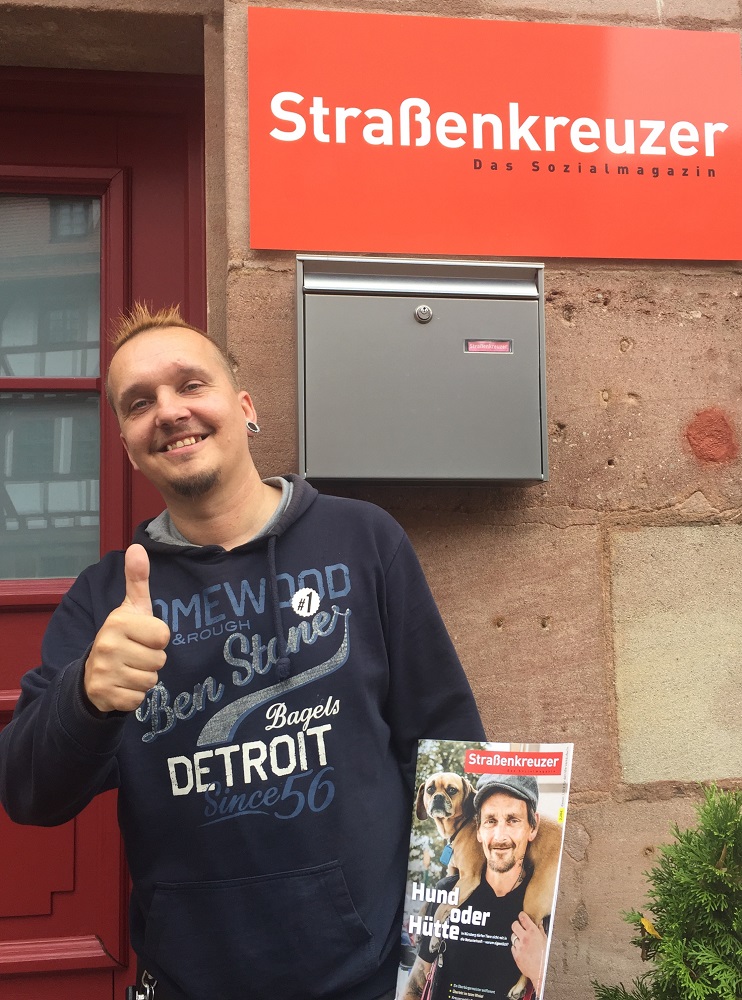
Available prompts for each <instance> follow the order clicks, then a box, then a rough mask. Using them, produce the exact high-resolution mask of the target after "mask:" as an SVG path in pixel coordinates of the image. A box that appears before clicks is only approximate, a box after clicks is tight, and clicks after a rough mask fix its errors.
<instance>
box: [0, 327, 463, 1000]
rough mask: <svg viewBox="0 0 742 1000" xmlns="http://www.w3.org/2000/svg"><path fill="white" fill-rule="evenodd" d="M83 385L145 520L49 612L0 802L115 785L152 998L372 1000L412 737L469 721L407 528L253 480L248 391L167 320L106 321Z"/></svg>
mask: <svg viewBox="0 0 742 1000" xmlns="http://www.w3.org/2000/svg"><path fill="white" fill-rule="evenodd" d="M107 391H108V396H109V400H110V401H111V404H112V406H113V408H114V411H115V413H116V416H117V418H118V421H119V425H120V430H121V440H122V442H123V444H124V447H125V449H126V451H127V453H128V456H129V459H130V460H131V463H132V465H133V466H134V468H136V469H139V470H140V471H141V472H142V473H143V474H144V475H145V476H146V477H147V478H148V479H149V480H150V481H151V482H152V483H154V485H155V486H156V487H157V488H158V489H159V491H160V492H161V493H162V496H163V498H164V500H165V503H166V510H165V511H164V512H163V514H161V515H160V516H159V517H157V518H155V519H154V520H153V521H150V522H149V523H145V524H144V525H141V526H140V527H139V528H138V529H137V532H136V535H135V544H133V545H131V546H130V547H129V548H128V550H127V551H126V553H123V552H112V553H109V554H108V555H107V556H105V557H104V558H103V559H102V560H101V562H100V563H98V564H97V565H95V566H92V567H90V568H89V569H87V570H86V571H85V572H84V573H83V574H82V575H81V576H80V577H79V578H78V580H77V581H76V582H75V583H74V585H73V586H72V588H71V589H70V591H69V593H68V594H67V595H66V596H65V597H64V599H63V600H62V603H61V605H60V607H59V608H58V609H57V611H56V612H55V614H54V616H53V618H52V620H51V623H50V625H49V628H48V630H47V633H46V636H45V638H44V643H43V648H42V653H43V664H42V666H41V667H39V668H38V669H37V670H34V671H31V672H30V673H29V674H27V675H26V676H25V677H24V678H23V680H22V694H21V698H20V700H19V702H18V706H17V709H16V712H15V715H14V718H13V720H12V721H11V723H10V724H9V725H8V726H7V727H6V728H5V730H4V731H3V732H2V734H0V795H1V797H2V802H3V804H4V806H5V808H6V810H7V811H8V813H9V814H10V816H11V817H12V818H13V819H15V820H17V821H18V822H22V823H37V824H43V825H51V824H55V823H63V822H65V821H66V820H68V819H70V818H71V817H72V816H74V815H75V814H76V813H77V812H79V811H80V810H81V809H82V808H83V807H84V806H85V805H86V804H87V803H88V802H89V801H90V800H91V799H92V798H93V796H94V795H96V794H97V793H98V792H100V791H103V790H104V789H108V788H112V787H117V788H118V789H119V817H120V823H121V828H122V831H123V835H124V839H125V844H126V850H127V857H128V860H129V867H130V870H131V875H132V880H133V890H132V899H131V936H132V942H133V945H134V949H135V951H136V953H137V955H138V957H139V962H140V967H139V971H138V976H139V982H140V983H141V984H148V985H149V986H150V987H151V986H152V984H153V983H154V982H155V981H156V986H155V988H154V994H152V993H148V994H147V996H148V997H149V996H152V995H154V1000H268V998H271V1000H308V998H310V997H315V998H320V997H321V998H325V997H326V998H332V1000H372V998H377V997H382V996H383V997H386V996H387V995H391V994H390V993H389V991H390V990H391V989H392V987H393V985H394V981H395V972H396V966H397V960H398V955H399V929H400V923H401V904H402V893H403V891H404V883H405V870H406V854H407V840H408V824H409V817H410V812H411V799H412V784H413V780H414V763H415V752H416V743H417V740H418V738H421V737H426V736H431V737H448V738H452V739H464V738H466V739H474V740H477V739H481V738H482V736H483V734H482V729H481V723H480V722H479V719H478V716H477V713H476V708H475V705H474V701H473V698H472V695H471V691H470V689H469V687H468V684H467V682H466V679H465V676H464V674H463V671H462V669H461V666H460V664H459V663H458V660H457V658H456V655H455V652H454V650H453V647H452V645H451V643H450V640H449V638H448V635H447V634H446V631H445V628H444V626H443V623H442V621H441V619H440V616H439V615H438V613H437V610H436V608H435V605H434V603H433V600H432V597H431V595H430V592H429V590H428V588H427V585H426V584H425V581H424V578H423V575H422V571H421V569H420V567H419V564H418V563H417V560H416V558H415V556H414V554H413V552H412V548H411V546H410V544H409V541H408V540H407V538H406V536H405V535H404V532H403V531H402V529H401V528H400V527H399V526H398V525H397V524H396V523H395V522H394V521H393V520H392V519H391V518H390V517H389V516H388V515H386V514H385V513H384V512H383V511H381V510H379V509H378V508H376V507H373V506H371V505H369V504H363V503H360V502H353V501H348V500H343V499H338V498H331V497H320V496H318V495H317V492H316V491H315V490H314V489H313V488H312V487H311V486H309V485H308V484H307V483H306V482H304V481H303V480H301V479H298V478H296V477H287V478H286V479H278V480H271V481H269V482H262V481H261V480H260V477H259V476H258V473H257V471H256V469H255V466H254V464H253V461H252V458H251V456H250V450H249V443H248V438H249V436H250V435H253V434H256V433H258V431H259V428H258V425H257V422H256V421H257V415H256V412H255V407H254V406H253V403H252V400H251V399H250V396H249V395H248V394H247V393H246V392H244V391H240V390H239V388H238V386H237V383H236V381H235V377H234V374H233V370H232V367H231V365H230V363H229V360H228V358H227V357H226V356H225V355H224V354H223V353H221V351H220V350H219V348H218V347H217V346H216V345H215V344H214V343H213V342H212V341H211V340H209V339H208V337H207V336H206V334H204V333H202V332H201V331H199V330H197V329H195V328H193V327H189V326H188V325H187V324H186V323H184V321H183V320H182V318H181V317H180V315H179V314H178V312H177V311H175V310H169V311H163V312H161V313H158V314H155V315H150V314H149V313H148V312H147V311H146V310H144V309H141V308H139V309H137V310H135V313H134V314H133V316H132V317H131V318H130V320H128V321H126V322H125V323H124V324H123V326H122V328H121V330H120V332H119V335H118V338H117V339H116V341H115V354H114V357H113V360H112V362H111V366H110V369H109V372H108V381H107Z"/></svg>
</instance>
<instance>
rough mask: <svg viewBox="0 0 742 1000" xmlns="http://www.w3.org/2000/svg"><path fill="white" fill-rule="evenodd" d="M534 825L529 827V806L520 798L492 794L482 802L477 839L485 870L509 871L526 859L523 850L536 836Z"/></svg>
mask: <svg viewBox="0 0 742 1000" xmlns="http://www.w3.org/2000/svg"><path fill="white" fill-rule="evenodd" d="M537 830H538V815H537V816H536V826H535V828H531V827H530V826H529V824H528V807H527V806H526V803H525V802H524V801H523V799H519V798H516V797H515V796H513V795H508V794H507V793H506V792H493V793H492V795H489V796H488V797H487V798H486V799H485V800H484V802H483V803H482V808H481V810H480V822H479V827H478V828H477V840H478V841H479V843H480V844H481V845H482V850H483V851H484V856H485V858H486V860H487V866H488V868H489V869H490V870H491V871H493V872H498V873H499V874H504V873H505V872H509V871H510V870H511V869H512V868H514V867H515V865H516V864H519V863H520V862H521V861H522V860H523V858H524V857H525V853H526V848H527V847H528V845H529V844H530V842H531V841H532V840H533V839H534V837H535V836H536V832H537Z"/></svg>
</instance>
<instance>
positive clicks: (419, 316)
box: [415, 306, 433, 323]
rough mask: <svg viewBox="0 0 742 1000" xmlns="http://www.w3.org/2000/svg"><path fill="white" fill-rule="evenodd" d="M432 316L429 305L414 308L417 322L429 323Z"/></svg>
mask: <svg viewBox="0 0 742 1000" xmlns="http://www.w3.org/2000/svg"><path fill="white" fill-rule="evenodd" d="M432 318H433V310H432V309H431V308H430V306H418V307H417V309H416V310H415V319H416V320H417V321H418V323H429V322H430V321H431V319H432Z"/></svg>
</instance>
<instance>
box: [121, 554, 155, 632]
mask: <svg viewBox="0 0 742 1000" xmlns="http://www.w3.org/2000/svg"><path fill="white" fill-rule="evenodd" d="M124 575H125V576H126V598H125V600H124V604H128V605H130V606H132V607H134V608H135V609H136V610H137V611H139V612H140V613H141V614H143V615H151V614H152V598H151V597H150V596H149V556H148V555H147V551H146V549H145V548H144V546H143V545H130V546H129V548H128V549H127V550H126V554H125V556H124Z"/></svg>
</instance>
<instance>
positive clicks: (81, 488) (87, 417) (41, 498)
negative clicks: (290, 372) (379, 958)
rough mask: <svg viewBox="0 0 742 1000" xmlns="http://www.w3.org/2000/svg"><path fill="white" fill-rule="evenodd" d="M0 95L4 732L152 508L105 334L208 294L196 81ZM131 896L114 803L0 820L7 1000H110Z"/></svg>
mask: <svg viewBox="0 0 742 1000" xmlns="http://www.w3.org/2000/svg"><path fill="white" fill-rule="evenodd" d="M0 95H3V96H0V501H2V510H1V511H0V640H1V641H2V648H3V657H2V659H1V660H0V726H1V725H4V724H5V723H6V722H7V721H8V719H9V718H10V715H11V713H12V711H13V707H14V705H15V701H16V699H17V696H18V689H19V682H20V677H21V674H22V673H23V672H24V671H25V670H26V669H27V668H28V667H31V666H35V665H36V664H37V663H38V658H39V655H40V645H41V637H42V634H43V631H44V628H45V626H46V622H47V621H48V619H49V616H50V614H51V613H52V611H53V610H54V607H55V606H56V604H57V602H58V601H59V598H60V596H61V595H62V594H63V593H64V592H65V590H66V589H67V588H68V586H69V585H70V583H71V581H72V579H73V578H74V576H75V575H76V574H77V573H78V572H79V571H80V569H82V568H83V566H85V565H87V564H88V563H90V562H93V561H95V559H97V558H98V554H99V553H103V552H105V551H107V550H109V549H111V548H120V547H122V546H125V545H126V544H127V543H128V541H129V539H130V538H131V530H132V526H133V524H135V523H137V522H138V521H139V520H141V519H142V518H143V517H145V516H147V515H149V514H153V513H156V512H157V511H159V510H160V509H161V507H162V503H161V500H160V498H159V497H158V496H157V494H156V493H154V491H153V490H151V488H150V487H149V486H148V484H147V483H145V482H144V481H143V480H142V479H141V477H139V476H138V475H133V474H131V473H130V469H129V466H128V463H127V462H126V461H125V459H124V455H123V451H122V449H121V446H120V443H119V440H118V429H117V427H116V423H115V420H114V418H113V416H112V414H111V413H110V412H109V410H108V409H107V407H106V404H105V399H104V395H103V393H102V379H101V373H104V372H105V370H106V366H107V363H108V359H109V353H110V352H109V347H108V343H107V335H108V332H109V331H110V328H111V325H112V323H113V322H115V320H116V318H117V317H118V316H119V315H120V314H121V312H122V311H125V310H126V309H128V308H129V307H130V306H131V305H132V303H133V302H134V301H145V302H147V303H148V304H150V305H153V306H155V307H160V306H163V305H170V304H172V303H180V304H181V306H182V310H183V313H184V315H185V317H186V318H187V319H188V320H189V321H190V322H192V323H195V324H197V325H200V326H204V325H205V314H206V299H205V269H204V256H205V255H204V244H205V240H204V205H203V87H202V81H201V80H200V79H194V78H185V77H170V76H164V75H163V76H159V75H157V76H155V75H139V74H125V73H87V72H61V71H53V72H52V71H34V70H19V69H0ZM8 95H13V96H12V97H10V96H8ZM127 902H128V877H127V874H126V866H125V862H124V857H123V852H122V849H121V842H120V837H119V833H118V827H117V824H116V801H115V794H114V793H109V794H106V795H104V796H101V797H100V798H99V799H98V800H96V801H95V802H94V803H93V804H92V805H91V806H90V807H89V808H88V809H86V810H85V812H84V813H82V814H81V815H80V816H79V817H78V818H77V819H75V820H74V821H73V822H71V823H67V824H65V825H64V826H62V827H56V828H52V829H42V828H37V827H19V826H15V825H14V824H13V823H11V822H10V821H9V820H8V818H7V816H5V814H4V813H3V812H2V811H1V810H0V996H2V997H3V998H7V1000H44V998H46V997H49V998H51V997H54V998H55V1000H101V998H106V997H112V998H113V997H118V998H122V997H123V995H124V992H123V991H124V986H125V985H127V984H129V983H132V982H133V979H134V976H133V971H132V970H131V969H130V968H128V966H129V946H128V933H127V913H126V911H127Z"/></svg>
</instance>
